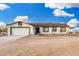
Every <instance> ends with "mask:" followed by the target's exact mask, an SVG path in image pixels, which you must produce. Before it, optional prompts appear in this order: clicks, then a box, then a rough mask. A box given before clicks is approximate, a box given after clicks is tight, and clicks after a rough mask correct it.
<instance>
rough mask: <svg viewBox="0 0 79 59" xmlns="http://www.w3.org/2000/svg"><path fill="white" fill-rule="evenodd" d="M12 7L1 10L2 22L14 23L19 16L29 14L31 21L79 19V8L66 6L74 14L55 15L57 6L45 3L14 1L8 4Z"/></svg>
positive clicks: (68, 11) (0, 17) (0, 18)
mask: <svg viewBox="0 0 79 59" xmlns="http://www.w3.org/2000/svg"><path fill="white" fill-rule="evenodd" d="M6 5H8V6H9V7H10V8H7V9H5V10H0V22H5V23H12V22H13V20H14V19H15V18H16V17H17V16H28V19H29V20H30V21H31V22H34V23H36V22H37V23H38V22H58V23H59V22H64V23H67V22H68V21H70V19H72V18H76V19H79V8H78V7H72V8H64V9H63V10H64V11H65V12H67V13H69V14H72V13H74V16H73V17H71V16H55V15H54V14H52V13H53V11H54V10H55V8H52V9H51V8H46V7H45V4H44V3H13V4H9V3H8V4H6Z"/></svg>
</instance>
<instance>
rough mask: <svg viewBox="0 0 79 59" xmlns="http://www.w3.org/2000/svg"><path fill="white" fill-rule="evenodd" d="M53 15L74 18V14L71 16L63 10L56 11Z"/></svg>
mask: <svg viewBox="0 0 79 59" xmlns="http://www.w3.org/2000/svg"><path fill="white" fill-rule="evenodd" d="M53 14H54V16H70V17H73V16H74V14H69V13H67V12H65V11H63V10H61V9H55V10H54V11H53Z"/></svg>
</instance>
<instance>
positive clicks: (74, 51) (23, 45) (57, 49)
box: [0, 35, 79, 56]
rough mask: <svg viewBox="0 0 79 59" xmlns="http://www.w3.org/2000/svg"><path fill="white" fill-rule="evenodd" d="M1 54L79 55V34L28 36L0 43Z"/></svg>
mask: <svg viewBox="0 0 79 59" xmlns="http://www.w3.org/2000/svg"><path fill="white" fill-rule="evenodd" d="M0 55H1V56H79V36H67V35H63V36H58V35H57V36H54V35H49V36H47V35H45V36H39V35H37V36H28V37H24V38H21V39H18V40H16V41H13V42H10V43H5V44H0Z"/></svg>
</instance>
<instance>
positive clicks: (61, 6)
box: [45, 3, 79, 9]
mask: <svg viewBox="0 0 79 59" xmlns="http://www.w3.org/2000/svg"><path fill="white" fill-rule="evenodd" d="M45 7H47V8H57V9H64V8H71V7H79V3H45Z"/></svg>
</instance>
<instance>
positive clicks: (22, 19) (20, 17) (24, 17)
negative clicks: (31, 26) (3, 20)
mask: <svg viewBox="0 0 79 59" xmlns="http://www.w3.org/2000/svg"><path fill="white" fill-rule="evenodd" d="M18 21H22V22H29V20H28V16H17V17H16V18H15V19H14V22H18Z"/></svg>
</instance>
